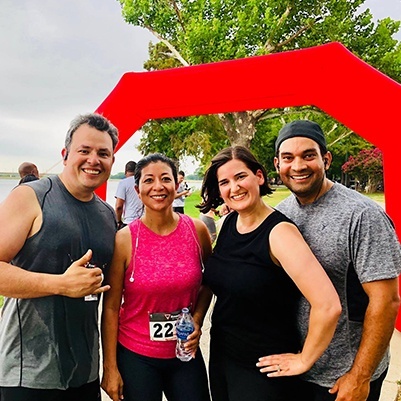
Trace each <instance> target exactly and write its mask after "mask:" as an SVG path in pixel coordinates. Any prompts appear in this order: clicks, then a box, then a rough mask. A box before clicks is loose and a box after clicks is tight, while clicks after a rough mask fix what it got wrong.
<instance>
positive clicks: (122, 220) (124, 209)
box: [114, 161, 143, 229]
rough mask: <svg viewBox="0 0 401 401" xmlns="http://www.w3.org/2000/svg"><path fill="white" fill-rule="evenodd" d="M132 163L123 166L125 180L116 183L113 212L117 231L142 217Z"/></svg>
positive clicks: (134, 164)
mask: <svg viewBox="0 0 401 401" xmlns="http://www.w3.org/2000/svg"><path fill="white" fill-rule="evenodd" d="M135 166H136V163H135V162H134V161H129V162H127V164H126V165H125V178H124V179H123V180H121V181H120V182H119V183H118V186H117V191H116V195H115V198H116V204H115V207H114V208H115V211H116V216H117V224H118V229H121V228H123V227H125V226H126V225H127V224H129V223H131V221H133V220H135V219H138V218H139V217H141V216H142V210H143V205H142V202H141V200H140V199H139V197H138V194H137V193H136V191H135V178H134V173H135Z"/></svg>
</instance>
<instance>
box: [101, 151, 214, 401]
mask: <svg viewBox="0 0 401 401" xmlns="http://www.w3.org/2000/svg"><path fill="white" fill-rule="evenodd" d="M135 182H136V187H135V188H136V190H137V192H138V195H139V198H140V199H141V201H142V202H143V204H144V214H143V216H142V217H141V218H140V219H137V220H134V221H133V222H131V223H130V224H129V225H128V226H127V227H124V228H123V229H122V230H119V231H118V233H117V235H116V242H115V252H114V256H113V261H112V264H111V269H110V272H109V274H108V276H107V282H108V284H110V286H111V289H110V291H109V292H108V293H107V296H105V298H104V304H103V314H102V324H101V327H102V346H103V361H104V362H103V379H102V388H103V389H104V390H105V391H106V393H107V394H108V395H109V397H110V398H111V399H112V400H113V401H117V400H120V399H124V401H133V400H135V401H160V400H161V399H162V393H163V392H164V394H165V396H166V398H167V400H170V401H184V400H185V401H187V400H191V401H209V400H210V397H209V388H208V380H207V373H206V367H205V364H204V361H203V357H202V353H201V350H200V349H198V345H199V338H200V334H201V331H200V328H201V326H202V323H203V319H204V316H205V313H206V310H207V309H206V310H205V309H202V308H199V307H198V297H200V296H202V292H203V287H202V285H201V283H202V265H203V261H204V260H206V258H207V257H208V256H209V255H210V253H211V243H210V236H209V233H208V231H207V228H206V226H205V224H204V223H203V222H202V221H200V220H199V219H192V218H190V217H189V216H186V215H184V214H180V213H175V212H173V207H172V204H173V200H174V197H175V194H176V190H177V187H178V179H177V170H176V167H175V164H174V163H173V161H172V160H170V159H169V158H167V157H166V156H164V155H162V154H158V153H155V154H151V155H149V156H146V157H145V158H143V159H141V160H140V161H139V162H138V164H137V166H136V170H135ZM202 305H203V303H202ZM202 305H201V306H202ZM184 307H189V308H190V310H191V313H192V314H193V318H194V322H195V331H194V332H193V333H192V334H191V335H190V336H189V337H188V338H189V341H188V342H187V343H186V348H187V350H188V351H192V353H193V356H196V357H195V358H193V359H191V360H190V361H188V362H182V361H180V360H179V359H177V358H176V357H175V346H176V340H175V336H174V335H173V334H174V333H173V327H174V320H173V319H172V318H173V317H177V316H178V314H179V312H180V310H181V309H182V308H184ZM195 352H196V355H195Z"/></svg>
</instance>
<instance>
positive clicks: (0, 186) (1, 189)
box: [0, 178, 201, 207]
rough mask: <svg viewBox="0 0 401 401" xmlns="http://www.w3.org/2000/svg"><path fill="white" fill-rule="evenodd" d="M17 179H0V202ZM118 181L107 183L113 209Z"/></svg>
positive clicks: (195, 184)
mask: <svg viewBox="0 0 401 401" xmlns="http://www.w3.org/2000/svg"><path fill="white" fill-rule="evenodd" d="M18 181H19V180H18V179H1V178H0V202H2V201H3V200H4V199H5V198H6V197H7V195H8V194H9V193H10V191H11V190H12V189H13V188H14V187H15V186H16V185H18ZM119 182H120V180H109V181H108V182H107V195H106V202H107V203H109V204H110V205H111V206H113V207H114V204H115V198H114V194H115V193H116V190H117V185H118V183H119ZM188 185H189V186H190V187H191V188H194V189H199V188H200V186H201V181H188Z"/></svg>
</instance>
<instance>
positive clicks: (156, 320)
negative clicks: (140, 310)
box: [149, 310, 181, 341]
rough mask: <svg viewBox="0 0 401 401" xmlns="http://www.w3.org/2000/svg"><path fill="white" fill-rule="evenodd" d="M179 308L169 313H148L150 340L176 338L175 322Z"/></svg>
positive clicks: (179, 311) (172, 339)
mask: <svg viewBox="0 0 401 401" xmlns="http://www.w3.org/2000/svg"><path fill="white" fill-rule="evenodd" d="M180 313H181V310H178V311H175V312H171V313H164V312H158V313H149V330H150V339H151V340H152V341H174V340H176V339H177V333H176V329H175V322H176V320H177V319H178V318H179V317H180Z"/></svg>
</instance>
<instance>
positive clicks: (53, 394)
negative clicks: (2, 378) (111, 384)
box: [0, 380, 101, 401]
mask: <svg viewBox="0 0 401 401" xmlns="http://www.w3.org/2000/svg"><path fill="white" fill-rule="evenodd" d="M72 400H73V401H100V400H101V395H100V385H99V380H96V381H94V382H92V383H88V384H84V385H83V386H81V387H76V388H75V387H74V388H73V387H71V388H68V389H67V390H52V389H50V390H48V389H35V388H26V387H0V401H72Z"/></svg>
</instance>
